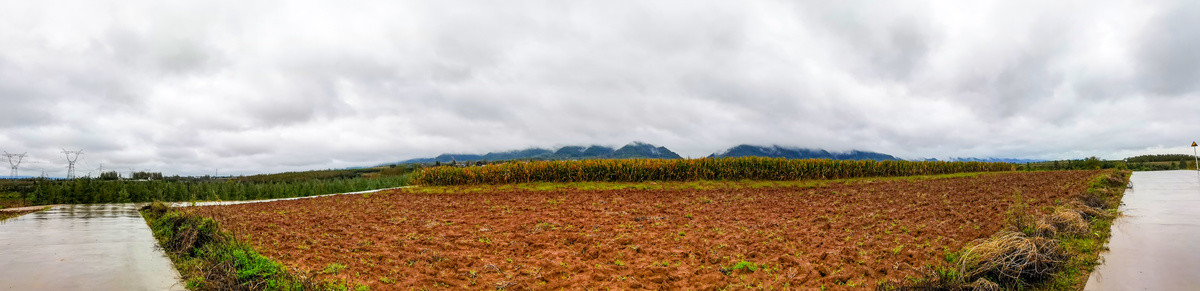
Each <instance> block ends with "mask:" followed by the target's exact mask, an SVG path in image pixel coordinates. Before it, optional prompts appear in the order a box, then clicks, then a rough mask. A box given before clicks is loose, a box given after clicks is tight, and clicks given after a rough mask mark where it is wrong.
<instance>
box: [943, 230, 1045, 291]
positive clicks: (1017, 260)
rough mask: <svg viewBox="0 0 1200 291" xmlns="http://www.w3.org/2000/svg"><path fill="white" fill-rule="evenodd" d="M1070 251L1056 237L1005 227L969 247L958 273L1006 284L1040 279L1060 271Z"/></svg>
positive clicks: (967, 276) (966, 276)
mask: <svg viewBox="0 0 1200 291" xmlns="http://www.w3.org/2000/svg"><path fill="white" fill-rule="evenodd" d="M1067 255H1068V254H1067V252H1066V250H1064V249H1063V247H1062V246H1061V245H1060V244H1059V241H1057V240H1054V239H1049V238H1044V237H1027V236H1025V234H1023V233H1020V232H1013V231H1003V232H1000V233H998V234H997V235H995V236H993V237H991V238H988V239H986V240H983V241H982V242H979V243H977V244H975V245H974V246H972V247H970V248H968V249H967V251H966V252H965V253H964V254H963V258H964V259H963V260H962V263H961V264H960V266H959V274H962V275H963V277H965V278H979V277H987V278H995V279H996V280H999V281H1000V282H1001V283H1006V284H1005V285H1012V284H1021V283H1022V282H1037V281H1041V280H1043V279H1046V278H1049V277H1050V276H1052V275H1053V274H1054V273H1055V272H1057V271H1058V270H1059V268H1061V267H1062V265H1063V263H1064V262H1065V261H1066V259H1067ZM1009 283H1012V284H1009Z"/></svg>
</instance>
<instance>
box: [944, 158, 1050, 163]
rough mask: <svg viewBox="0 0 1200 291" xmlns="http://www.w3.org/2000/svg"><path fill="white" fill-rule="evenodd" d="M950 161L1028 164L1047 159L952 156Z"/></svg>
mask: <svg viewBox="0 0 1200 291" xmlns="http://www.w3.org/2000/svg"><path fill="white" fill-rule="evenodd" d="M949 161H951V162H989V163H1013V164H1028V163H1040V162H1045V161H1046V160H1031V159H1010V158H950V159H949Z"/></svg>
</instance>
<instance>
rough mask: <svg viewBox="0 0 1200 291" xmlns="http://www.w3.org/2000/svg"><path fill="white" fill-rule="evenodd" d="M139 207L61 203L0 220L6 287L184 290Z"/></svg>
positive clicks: (1, 279)
mask: <svg viewBox="0 0 1200 291" xmlns="http://www.w3.org/2000/svg"><path fill="white" fill-rule="evenodd" d="M137 206H138V205H136V204H104V205H64V206H55V207H53V208H51V209H48V210H43V211H39V212H35V213H31V214H26V215H23V216H20V217H17V218H13V219H9V220H5V221H3V222H0V290H184V288H183V286H182V285H180V283H179V273H178V272H177V271H175V267H174V266H172V265H171V260H170V259H168V258H167V257H166V255H165V254H163V252H162V250H160V249H158V248H157V242H156V241H155V240H154V236H153V235H152V234H151V233H150V228H149V227H147V226H146V223H145V221H144V220H142V216H141V215H140V214H138V212H137Z"/></svg>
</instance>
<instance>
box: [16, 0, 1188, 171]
mask: <svg viewBox="0 0 1200 291" xmlns="http://www.w3.org/2000/svg"><path fill="white" fill-rule="evenodd" d="M1197 13H1200V5H1195V4H1194V3H1191V2H1186V1H1062V2H1053V3H1044V2H1039V1H992V2H961V1H901V2H889V3H882V4H881V3H877V2H858V1H850V2H846V1H837V2H828V1H801V2H794V1H762V2H749V3H743V2H725V1H653V2H646V1H631V2H583V1H569V2H564V1H545V2H539V1H506V2H494V1H464V2H454V1H436V2H426V1H389V2H378V1H348V2H338V3H328V2H315V1H314V2H301V1H261V2H251V3H245V2H244V1H238V2H233V1H186V2H178V1H175V2H161V1H41V2H18V1H7V2H2V3H0V101H2V102H0V103H3V106H2V107H0V149H4V150H8V151H29V152H30V153H31V156H32V160H34V162H33V163H31V167H41V168H45V169H47V170H48V171H51V174H55V173H57V174H56V175H61V172H62V170H61V168H63V167H65V165H63V162H62V158H60V157H59V155H61V154H59V153H58V151H59V150H60V148H64V147H65V148H83V149H85V151H86V154H85V156H84V158H83V159H82V160H83V161H84V163H86V164H84V166H87V167H92V168H96V167H98V165H99V164H101V163H103V164H105V166H106V167H111V168H120V169H127V168H135V169H139V170H140V169H149V170H161V171H165V172H166V173H168V174H206V173H211V172H212V170H213V169H217V168H220V169H223V170H222V172H223V173H257V172H270V171H282V170H298V169H310V168H331V167H345V166H361V165H371V164H374V163H379V162H386V161H395V160H400V159H406V158H413V157H421V156H431V155H436V154H438V153H442V152H486V151H492V150H506V149H516V148H523V147H528V146H543V147H550V146H557V145H567V144H607V145H619V144H624V143H627V142H629V141H633V140H641V141H646V142H650V143H655V144H659V145H664V146H667V147H669V148H671V149H673V150H676V151H677V152H680V154H682V155H685V156H693V157H697V156H704V155H707V154H708V153H711V152H716V151H720V150H722V149H724V148H727V147H730V146H733V145H737V144H741V143H752V144H781V145H792V146H801V147H814V148H826V149H831V150H847V149H864V150H873V151H880V152H885V153H891V154H896V155H899V156H902V157H907V158H918V157H950V156H1004V157H1024V158H1078V157H1082V156H1083V155H1100V156H1103V157H1109V158H1120V157H1123V156H1125V155H1129V154H1133V153H1141V152H1161V151H1171V150H1176V149H1186V148H1176V147H1174V146H1176V145H1178V144H1182V143H1185V142H1187V141H1190V140H1191V139H1195V138H1196V137H1195V135H1196V134H1197V133H1198V132H1200V117H1196V116H1195V115H1196V114H1195V113H1196V109H1197V108H1200V101H1198V100H1200V99H1198V98H1196V97H1198V95H1200V94H1197V89H1200V84H1198V83H1200V81H1197V80H1200V79H1197V78H1195V77H1196V76H1200V69H1197V68H1200V58H1197V57H1196V56H1195V55H1194V53H1192V52H1194V51H1196V48H1197V47H1196V44H1197V43H1200V42H1198V40H1200V29H1196V28H1195V27H1200V26H1196V25H1191V24H1194V23H1195V22H1196V20H1195V17H1190V16H1192V15H1196V14H1197ZM1189 136H1191V137H1189ZM81 168H82V167H81ZM30 169H34V168H30ZM55 171H57V172H55Z"/></svg>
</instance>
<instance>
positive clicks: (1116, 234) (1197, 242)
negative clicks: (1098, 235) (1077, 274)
mask: <svg viewBox="0 0 1200 291" xmlns="http://www.w3.org/2000/svg"><path fill="white" fill-rule="evenodd" d="M1131 183H1132V186H1133V188H1132V189H1128V190H1127V191H1126V192H1125V198H1124V199H1123V203H1124V205H1122V206H1121V211H1122V212H1123V213H1124V216H1122V217H1120V218H1117V220H1116V221H1115V222H1114V224H1113V228H1112V238H1111V240H1110V241H1109V243H1108V247H1109V249H1110V251H1109V252H1107V253H1104V254H1103V255H1102V256H1103V262H1104V263H1103V265H1101V266H1099V267H1097V268H1096V271H1095V272H1093V273H1092V276H1091V278H1089V279H1088V283H1087V287H1086V288H1085V290H1200V251H1198V250H1200V176H1197V174H1196V171H1156V172H1134V173H1133V176H1132V177H1131Z"/></svg>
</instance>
